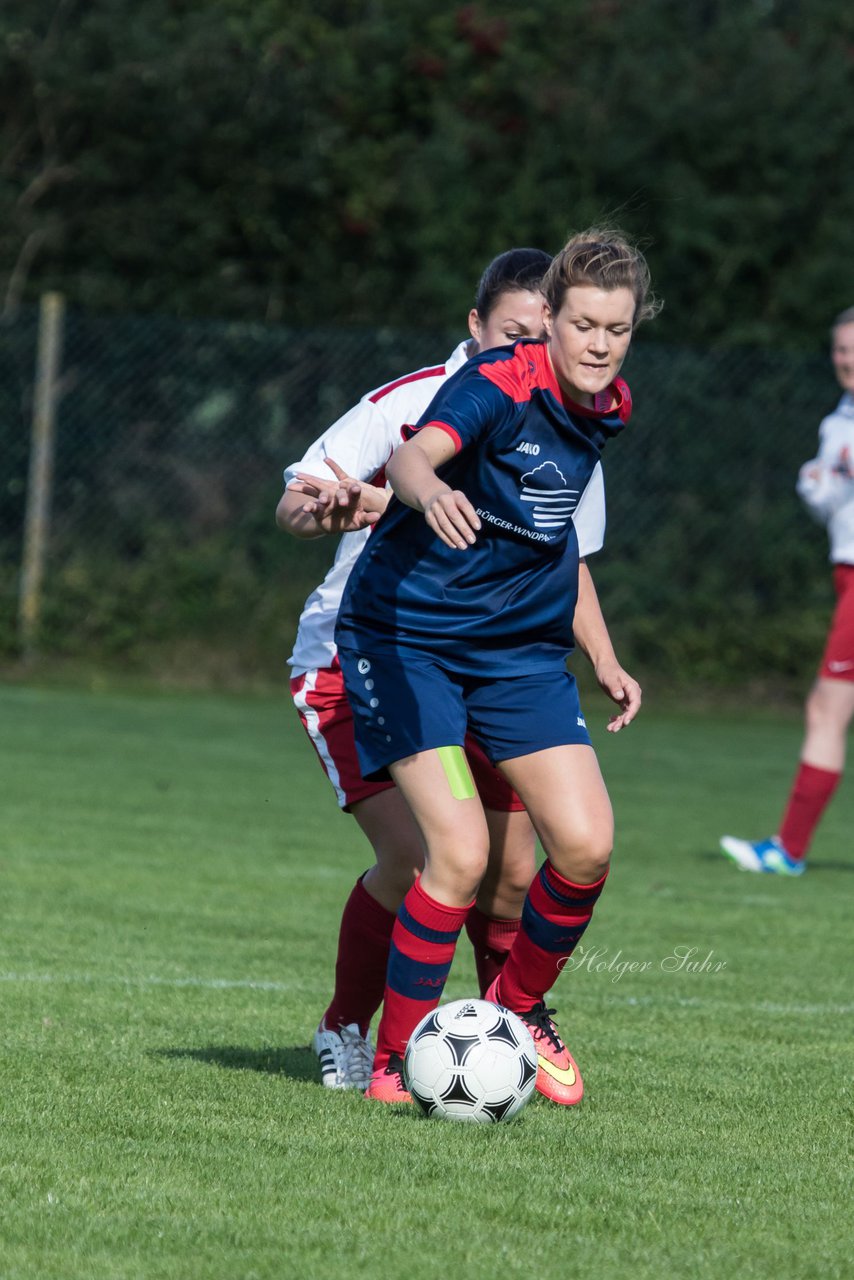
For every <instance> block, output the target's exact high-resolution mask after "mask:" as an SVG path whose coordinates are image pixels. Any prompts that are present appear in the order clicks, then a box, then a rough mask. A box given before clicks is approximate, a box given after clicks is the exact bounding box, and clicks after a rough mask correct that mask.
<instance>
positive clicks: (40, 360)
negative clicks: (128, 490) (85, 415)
mask: <svg viewBox="0 0 854 1280" xmlns="http://www.w3.org/2000/svg"><path fill="white" fill-rule="evenodd" d="M64 316H65V298H64V297H63V296H62V294H60V293H46V294H44V296H43V297H42V300H41V308H40V311H39V341H38V354H37V358H36V381H35V394H34V397H33V421H32V433H31V437H30V473H29V481H28V484H27V505H26V514H25V516H24V550H23V559H22V564H21V583H20V591H19V596H18V635H19V639H20V646H21V653H22V656H23V657H24V659H25V660H26V659H29V658H32V657H33V656H34V654H35V652H36V646H37V642H38V628H39V619H40V616H41V594H42V592H41V587H42V579H43V577H44V563H45V555H46V553H47V540H48V527H49V524H50V499H51V488H52V484H53V456H54V434H55V433H54V427H55V423H56V406H57V400H58V388H57V381H58V374H59V366H60V360H61V353H62V327H63V319H64Z"/></svg>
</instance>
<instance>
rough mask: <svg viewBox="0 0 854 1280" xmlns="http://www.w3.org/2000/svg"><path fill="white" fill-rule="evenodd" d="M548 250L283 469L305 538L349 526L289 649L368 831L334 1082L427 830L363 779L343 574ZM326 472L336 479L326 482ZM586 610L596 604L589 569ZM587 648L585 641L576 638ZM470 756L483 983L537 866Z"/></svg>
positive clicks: (357, 1072)
mask: <svg viewBox="0 0 854 1280" xmlns="http://www.w3.org/2000/svg"><path fill="white" fill-rule="evenodd" d="M550 261H551V259H550V257H549V255H548V254H546V253H543V252H542V251H540V250H535V249H515V250H510V251H508V252H507V253H504V254H501V255H500V256H499V257H498V258H496V259H495V260H494V261H493V262H492V263H491V264H490V265H489V267H487V269H486V271H485V272H484V274H483V276H482V278H481V281H480V285H479V288H478V293H477V298H476V304H475V307H474V308H472V310H471V312H470V313H469V318H468V322H469V330H470V333H471V338H470V339H469V340H467V341H466V342H463V343H460V345H459V346H458V347H457V348H456V349H455V351H454V352H453V353H452V355H451V356H450V358H449V359H448V361H447V362H446V363H445V364H443V365H437V366H433V367H428V368H424V369H419V370H417V371H415V372H414V373H410V374H407V375H405V376H403V377H401V378H398V379H395V380H394V381H392V382H390V383H387V384H386V385H385V386H383V387H380V388H378V389H377V390H375V391H372V392H369V393H368V394H367V395H365V396H364V397H363V398H362V400H361V401H360V402H359V404H358V405H357V406H356V407H355V408H353V409H351V410H350V412H349V413H347V414H345V415H344V417H342V418H341V419H339V421H338V422H336V423H335V424H334V425H333V426H332V427H330V428H329V430H328V431H327V432H325V433H324V434H323V436H321V437H320V438H319V439H318V440H317V441H316V442H315V443H314V444H313V445H311V446H310V447H309V449H308V451H307V452H306V453H305V455H304V456H303V458H302V459H301V460H300V461H299V462H297V463H294V464H293V465H291V466H289V467H288V468H287V469H286V470H285V484H286V488H285V492H284V494H283V496H282V498H281V500H280V502H279V506H278V508H277V512H276V518H277V521H278V523H279V525H280V527H281V528H283V529H285V530H286V531H288V532H290V533H292V534H294V535H295V536H297V537H317V536H321V535H323V534H327V533H345V536H344V537H343V538H342V540H341V544H340V546H339V549H338V553H337V555H336V558H335V562H334V564H333V566H332V568H331V569H330V571H329V573H328V574H327V575H326V578H325V579H324V581H323V582H322V583H321V585H320V586H319V587H318V589H317V590H316V591H315V592H314V593H313V594H312V595H311V596H310V597H309V599H308V601H307V602H306V606H305V609H304V611H303V614H302V617H301V619H300V624H299V629H298V632H297V638H296V642H295V645H294V652H293V655H292V657H291V659H290V663H291V668H292V681H291V688H292V693H293V697H294V701H295V704H296V706H297V709H298V711H299V714H300V718H301V720H302V723H303V726H304V728H305V730H306V732H307V733H308V735H309V737H310V739H311V741H312V743H313V745H314V747H315V749H316V750H317V753H318V756H319V758H320V761H321V763H322V765H323V767H324V769H325V771H326V773H327V776H328V777H329V779H330V781H331V782H332V785H333V787H334V788H335V791H336V795H337V798H338V803H339V805H340V807H341V808H343V809H344V810H345V811H348V812H351V813H352V814H353V816H354V817H355V818H356V820H357V822H358V823H359V825H360V826H361V828H362V830H363V831H364V833H365V835H366V836H367V838H368V840H369V841H370V843H371V845H372V848H373V850H374V855H375V860H376V861H375V864H374V866H372V867H371V868H370V869H369V870H368V871H367V872H365V874H364V875H363V876H362V877H360V879H359V880H358V881H357V882H356V885H355V886H354V888H353V890H352V892H351V894H350V897H349V899H348V901H347V904H346V906H345V908H344V912H343V916H342V920H341V926H340V931H339V941H338V958H337V962H336V971H335V989H334V992H333V996H332V1000H331V1002H330V1004H329V1006H328V1008H327V1010H326V1012H325V1014H324V1016H323V1018H322V1019H321V1021H320V1024H319V1026H318V1029H317V1031H316V1032H315V1035H314V1049H315V1052H316V1053H317V1055H318V1058H319V1059H320V1065H321V1075H322V1079H323V1082H324V1084H326V1085H328V1086H329V1087H348V1086H351V1087H359V1088H364V1087H365V1086H366V1085H367V1083H368V1080H369V1077H370V1072H371V1066H372V1060H373V1050H372V1048H371V1045H370V1042H369V1039H368V1026H369V1024H370V1021H371V1018H372V1016H373V1014H374V1013H375V1012H376V1010H377V1009H378V1008H379V1006H380V1004H381V1002H382V995H383V990H384V987H385V977H386V964H387V959H388V952H389V945H390V939H391V931H392V928H393V926H394V921H395V915H396V912H397V910H398V907H399V906H400V903H401V902H402V901H403V898H404V896H405V895H406V893H407V891H408V889H409V888H410V886H411V884H412V881H413V877H414V876H415V874H416V873H417V872H418V871H419V870H420V869H421V865H422V860H423V853H422V847H421V841H420V837H419V835H418V831H417V828H416V826H415V824H414V821H413V819H412V816H411V814H410V811H409V809H408V807H407V806H406V804H405V803H404V801H403V799H402V797H401V796H400V794H399V792H398V791H397V789H396V788H395V787H394V786H393V785H392V784H391V783H389V782H366V781H365V780H364V779H363V778H362V776H361V774H360V772H359V767H358V762H357V759H356V751H355V742H354V736H353V722H352V713H351V711H350V707H349V703H348V702H347V699H346V695H345V693H344V684H343V678H342V675H341V670H340V667H339V665H338V659H337V653H336V648H335V642H334V638H333V631H334V626H335V620H336V617H337V614H338V607H339V604H340V600H341V595H342V592H343V589H344V585H345V583H346V581H347V578H348V577H349V574H350V571H351V569H352V567H353V565H354V563H355V561H356V559H357V557H358V555H359V553H360V552H361V550H362V548H363V546H364V543H365V540H366V538H367V537H368V535H369V532H370V525H372V524H373V523H374V522H375V521H376V520H377V519H378V518H379V515H380V513H381V512H382V511H383V510H384V509H385V506H386V503H387V500H388V494H387V491H386V489H385V480H384V468H385V465H386V463H387V462H388V460H389V458H390V457H391V454H392V452H393V451H394V449H395V448H396V447H397V446H398V445H399V444H400V443H401V435H400V430H401V427H402V426H403V425H404V424H406V423H411V422H415V421H417V420H418V418H419V417H420V416H421V414H422V413H423V412H424V410H425V409H426V407H427V405H428V404H429V403H430V401H431V400H432V399H433V396H434V395H435V393H436V391H437V390H438V389H439V387H440V386H441V385H442V383H443V382H444V381H445V380H446V379H447V378H448V377H450V376H451V374H453V373H454V372H456V370H457V369H459V368H461V367H462V366H463V365H464V364H465V362H466V360H467V359H468V358H469V357H470V356H472V355H475V354H477V353H478V352H480V351H482V350H487V349H489V348H491V347H496V346H501V345H505V344H507V343H510V342H513V341H515V340H517V339H518V338H524V337H532V338H537V337H540V336H541V334H542V332H543V319H542V315H543V298H542V295H541V293H540V291H539V284H540V280H541V278H542V276H543V274H544V273H545V270H546V269H547V267H548V266H549V263H550ZM325 473H328V476H329V478H328V479H326V476H325ZM576 524H577V526H578V528H579V539H580V543H581V548H582V553H583V554H591V553H593V552H595V551H596V550H598V549H599V548H600V547H601V545H602V542H603V538H604V486H603V482H602V474H601V468H599V469H597V472H596V475H595V477H594V481H593V482H592V483H591V485H590V487H589V492H588V494H586V495H585V502H584V510H582V509H579V512H578V513H577V515H576ZM585 587H586V591H584V592H583V593H582V595H581V597H580V604H579V617H581V616H588V617H592V618H593V621H594V624H595V622H596V620H597V619H598V618H601V614H600V611H599V607H598V601H597V599H596V593H595V589H594V588H593V584H592V579H590V577H589V574H586V571H585ZM581 643H582V647H583V640H582V641H581ZM467 751H468V755H469V761H470V765H471V768H472V773H473V775H474V778H475V781H476V784H477V787H478V791H479V794H480V795H481V798H482V801H483V803H484V808H485V812H486V815H487V822H488V825H489V832H490V845H491V850H492V856H491V861H490V870H489V872H488V874H487V876H486V878H485V880H484V883H483V885H482V886H481V890H480V893H479V895H478V900H477V903H476V905H475V907H474V908H473V909H472V911H471V913H470V915H469V918H468V920H467V922H466V927H467V931H468V933H469V936H470V938H471V940H472V943H473V945H474V948H475V959H476V963H477V969H478V979H479V983H480V987H481V990H482V991H485V990H486V988H487V987H488V986H489V984H490V983H491V982H492V981H493V980H494V978H495V976H496V975H497V972H498V970H499V968H500V966H501V964H502V962H503V960H504V959H505V958H506V955H507V954H508V952H509V950H510V947H511V946H512V943H513V939H514V937H515V936H516V933H517V932H518V928H519V918H520V915H521V905H522V902H523V901H524V896H525V891H526V889H527V887H528V884H529V883H530V880H531V877H532V875H533V873H534V870H535V865H536V861H535V845H534V837H533V831H532V828H531V825H530V822H529V821H528V818H527V815H526V813H525V811H524V808H523V806H522V804H521V802H520V801H519V799H518V797H517V796H516V795H515V793H514V792H513V791H512V789H511V788H510V787H509V786H508V784H507V783H506V782H505V781H504V780H503V779H502V778H501V776H500V775H499V774H498V773H497V771H496V770H494V769H493V768H492V767H491V766H490V765H489V763H488V761H487V760H486V758H485V757H484V756H483V753H482V752H481V751H480V750H479V748H478V747H477V746H476V744H475V743H474V742H473V741H470V742H469V743H468V744H467Z"/></svg>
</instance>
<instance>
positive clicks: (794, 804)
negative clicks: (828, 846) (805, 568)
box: [721, 307, 854, 876]
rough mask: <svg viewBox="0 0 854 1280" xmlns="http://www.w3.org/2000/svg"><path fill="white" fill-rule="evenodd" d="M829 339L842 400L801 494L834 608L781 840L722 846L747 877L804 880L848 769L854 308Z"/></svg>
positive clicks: (852, 670) (733, 841) (852, 661)
mask: <svg viewBox="0 0 854 1280" xmlns="http://www.w3.org/2000/svg"><path fill="white" fill-rule="evenodd" d="M831 338H832V343H831V357H832V360H833V367H834V369H835V371H836V377H837V380H838V382H839V385H840V386H841V387H842V390H843V396H842V399H841V400H840V401H839V404H838V405H837V407H836V409H835V411H834V412H833V413H831V414H829V415H828V417H826V418H825V419H824V421H823V422H822V424H821V426H820V428H819V450H818V456H817V457H816V458H813V459H812V460H811V461H810V462H806V463H804V465H803V466H802V467H801V470H800V474H799V476H798V486H797V487H798V493H799V494H800V496H801V498H802V499H803V501H804V503H805V504H806V506H807V507H808V509H809V511H810V512H811V514H812V515H813V516H814V517H815V518H816V519H817V520H819V521H821V523H822V524H825V525H826V526H827V531H828V535H829V537H830V560H831V563H832V564H833V585H834V588H835V590H836V608H835V610H834V613H833V620H832V623H831V627H830V633H829V635H828V638H827V644H826V645H825V650H824V656H823V658H822V662H821V666H820V667H819V672H818V677H817V679H816V681H815V684H814V685H813V687H812V689H811V690H810V694H809V697H808V698H807V703H806V733H805V735H804V741H803V746H802V747H801V755H800V760H799V763H798V770H797V773H796V775H795V779H794V782H793V784H792V788H791V791H790V792H789V799H788V802H787V804H786V808H785V811H784V814H783V819H782V822H781V824H780V829H779V833H778V834H777V835H775V836H771V837H770V838H769V839H767V840H756V841H751V840H742V839H739V838H738V837H736V836H724V837H723V838H722V840H721V848H722V850H723V852H724V853H725V854H726V855H727V857H729V858H732V860H733V861H734V862H735V863H736V864H737V865H738V866H739V867H740V868H741V869H742V870H743V871H767V872H771V873H772V874H775V875H789V876H797V875H801V874H802V873H803V871H804V870H805V867H806V854H807V850H808V849H809V845H810V842H811V840H812V837H813V833H814V831H815V829H816V827H817V826H818V823H819V821H820V819H821V816H822V814H823V813H824V810H825V809H826V808H827V805H828V804H829V803H830V800H831V797H832V796H833V793H834V791H835V790H836V788H837V786H838V785H839V781H840V779H841V777H842V772H843V769H844V768H845V749H846V743H847V736H848V727H849V725H850V724H851V720H852V717H854V307H849V308H848V309H847V310H846V311H843V312H842V313H841V314H840V315H838V316H837V317H836V319H835V321H834V322H833V328H832V330H831Z"/></svg>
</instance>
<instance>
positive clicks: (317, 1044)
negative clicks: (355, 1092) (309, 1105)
mask: <svg viewBox="0 0 854 1280" xmlns="http://www.w3.org/2000/svg"><path fill="white" fill-rule="evenodd" d="M312 1047H313V1049H314V1052H315V1053H316V1054H317V1057H318V1061H319V1062H320V1079H321V1081H322V1082H323V1085H324V1087H325V1088H327V1089H365V1088H366V1087H367V1084H368V1081H369V1080H370V1078H371V1068H372V1066H373V1062H374V1051H373V1048H372V1047H371V1041H370V1037H369V1036H363V1035H362V1033H361V1031H360V1030H359V1027H358V1026H357V1024H356V1023H355V1022H351V1023H348V1024H347V1025H346V1026H341V1027H339V1028H338V1030H337V1031H333V1030H332V1029H331V1028H328V1027H327V1026H326V1023H325V1021H322V1022H321V1024H320V1026H319V1027H318V1028H317V1030H316V1031H315V1033H314V1039H313V1041H312Z"/></svg>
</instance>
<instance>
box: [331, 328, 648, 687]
mask: <svg viewBox="0 0 854 1280" xmlns="http://www.w3.org/2000/svg"><path fill="white" fill-rule="evenodd" d="M630 412H631V399H630V396H629V389H628V387H627V386H626V385H625V383H624V382H622V381H621V380H620V379H617V381H616V382H615V383H614V384H613V386H611V387H609V388H608V390H607V391H606V392H603V393H602V394H601V395H600V396H599V397H598V398H597V407H596V408H595V409H587V408H583V407H582V406H580V405H577V404H574V403H573V402H572V401H569V400H568V399H567V398H566V396H564V395H563V393H562V392H561V390H560V387H559V385H558V382H557V379H556V377H555V374H554V371H553V369H552V365H551V361H550V359H549V356H548V352H547V349H546V346H545V344H544V343H541V342H532V341H527V340H526V341H521V342H518V343H516V344H515V346H513V347H499V348H496V349H495V350H492V351H487V352H484V353H483V354H481V355H479V356H475V357H474V358H473V359H472V360H469V361H468V363H467V364H466V365H464V366H463V368H462V369H460V370H459V371H458V372H457V373H456V374H454V376H453V377H452V378H450V379H448V381H447V382H446V383H445V384H444V385H443V387H442V388H441V390H440V391H439V392H438V394H437V395H436V397H435V399H434V400H433V401H432V403H431V404H430V406H429V408H428V409H427V410H426V412H425V413H424V415H423V417H422V418H421V420H420V422H419V423H418V424H417V425H416V426H414V427H406V428H404V436H405V437H406V438H410V437H411V436H412V435H414V434H415V433H416V432H417V431H418V430H420V429H421V428H422V427H425V426H433V427H440V428H441V429H443V430H445V431H447V432H448V433H449V434H450V435H451V437H452V438H453V440H454V442H455V444H456V446H457V452H456V454H455V456H454V457H453V458H451V459H450V460H449V461H448V462H447V463H445V464H443V465H442V466H441V467H440V468H439V469H438V474H439V476H440V477H441V479H442V480H444V481H445V483H446V484H448V485H450V486H451V488H452V489H460V490H462V492H463V493H464V494H465V495H466V497H467V498H468V499H469V501H470V502H471V504H472V506H473V507H474V508H475V510H476V511H477V513H478V515H479V517H480V520H481V526H482V527H481V530H480V532H479V533H478V535H477V540H476V542H475V544H474V545H473V546H470V547H468V548H467V549H466V550H464V551H460V550H454V549H452V548H451V547H447V546H445V544H444V543H443V542H442V541H441V539H439V538H438V537H437V536H436V534H434V533H433V531H432V530H431V529H430V527H429V526H428V524H427V522H426V521H425V519H424V516H423V514H422V513H421V512H420V511H415V510H413V509H412V508H411V507H408V506H406V505H405V504H404V503H402V502H400V501H398V500H397V499H396V498H393V499H392V500H391V502H390V503H389V506H388V508H387V509H386V511H385V512H384V514H383V515H382V517H381V518H380V520H379V521H378V523H377V524H376V525H375V526H374V529H373V531H372V533H371V536H370V538H369V539H368V542H367V545H366V547H365V550H364V551H363V552H362V554H361V556H360V557H359V559H358V561H357V562H356V565H355V567H354V569H353V571H352V573H351V575H350V579H349V581H348V583H347V587H346V589H345V592H344V597H343V599H342V601H341V608H340V611H339V614H338V624H337V626H336V630H335V639H336V642H337V644H338V645H346V646H348V647H350V648H352V649H354V650H356V651H358V652H364V653H371V652H374V651H375V647H376V645H377V644H379V645H380V646H381V647H382V648H385V647H386V646H387V645H388V644H389V643H391V644H393V645H394V646H395V647H397V648H400V649H401V650H405V649H406V648H408V647H412V648H418V649H420V650H424V651H427V652H430V653H433V654H435V655H436V657H437V659H438V660H439V661H440V662H441V663H442V665H443V666H446V667H447V668H449V669H450V670H453V671H459V672H462V673H467V674H484V675H496V676H498V675H517V674H519V673H521V672H523V671H543V670H549V669H551V668H554V667H560V666H562V665H563V663H564V661H565V659H566V655H567V654H568V653H569V652H570V651H571V650H572V648H573V635H572V619H573V614H574V612H575V603H576V599H577V596H578V539H577V537H576V534H575V529H574V526H573V522H572V515H573V512H574V510H575V508H576V506H577V505H578V502H579V500H580V498H581V496H582V494H583V493H584V490H585V488H586V486H587V484H588V482H589V480H590V477H591V475H592V473H593V470H594V468H595V466H596V464H597V462H598V461H599V455H600V453H601V450H602V447H603V445H604V443H605V441H606V440H607V439H609V438H610V437H611V436H613V435H616V434H617V433H618V432H619V431H621V430H622V429H623V427H624V426H625V424H626V422H627V421H628V418H629V414H630Z"/></svg>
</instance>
